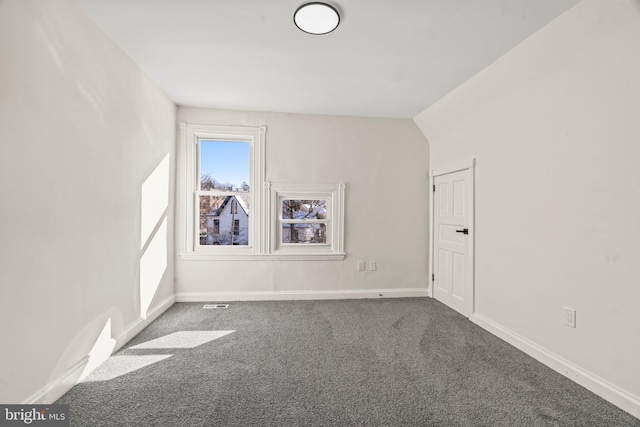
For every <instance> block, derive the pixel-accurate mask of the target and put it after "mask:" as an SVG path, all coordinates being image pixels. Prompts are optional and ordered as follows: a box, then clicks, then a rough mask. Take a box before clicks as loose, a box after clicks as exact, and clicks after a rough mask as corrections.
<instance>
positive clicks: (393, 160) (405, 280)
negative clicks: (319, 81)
mask: <svg viewBox="0 0 640 427" xmlns="http://www.w3.org/2000/svg"><path fill="white" fill-rule="evenodd" d="M178 120H179V121H181V122H187V123H194V124H214V125H238V126H261V125H264V126H266V127H267V133H266V180H267V181H273V182H303V183H318V182H319V183H338V182H344V183H346V197H345V207H346V208H345V249H346V252H347V257H346V258H345V260H344V261H231V262H221V261H185V260H180V259H179V258H178V261H177V267H176V292H178V296H180V293H182V292H201V293H202V292H225V293H230V294H237V293H238V292H260V293H272V292H276V291H292V292H307V291H326V292H335V291H353V290H356V291H366V290H376V289H407V288H410V289H414V290H418V291H420V292H423V293H424V292H426V288H427V284H428V281H427V246H428V243H427V236H428V233H427V230H428V223H427V197H426V195H427V185H428V163H429V155H428V146H427V143H426V141H425V139H424V137H423V136H422V134H421V133H420V130H419V129H418V128H417V126H416V125H415V124H414V123H413V121H412V120H408V119H372V118H356V117H338V116H312V115H296V114H279V113H252V112H237V111H221V110H208V109H197V108H183V107H180V108H179V109H178ZM301 155H305V156H307V158H308V160H307V161H304V162H301V161H300V158H301ZM358 260H365V261H367V270H366V271H364V272H358V271H356V266H357V261H358ZM370 261H376V262H377V264H378V270H377V271H369V262H370Z"/></svg>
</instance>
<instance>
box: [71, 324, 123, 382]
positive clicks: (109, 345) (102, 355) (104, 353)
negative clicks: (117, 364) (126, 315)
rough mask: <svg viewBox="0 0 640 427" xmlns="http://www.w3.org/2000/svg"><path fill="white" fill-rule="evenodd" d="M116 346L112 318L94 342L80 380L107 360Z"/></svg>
mask: <svg viewBox="0 0 640 427" xmlns="http://www.w3.org/2000/svg"><path fill="white" fill-rule="evenodd" d="M115 347H116V340H115V339H114V338H112V331H111V319H108V320H107V322H106V323H105V325H104V327H103V328H102V332H100V335H99V336H98V338H97V339H96V342H95V344H93V347H92V348H91V350H90V351H89V360H88V362H87V365H86V366H85V367H84V370H83V371H82V374H81V375H80V378H79V381H82V380H83V379H84V378H85V377H86V376H87V375H89V374H90V373H91V371H93V370H94V369H96V368H97V367H98V366H99V365H100V364H101V363H102V362H104V361H105V360H107V359H108V358H109V356H111V353H112V352H113V349H114V348H115Z"/></svg>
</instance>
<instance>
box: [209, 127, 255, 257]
mask: <svg viewBox="0 0 640 427" xmlns="http://www.w3.org/2000/svg"><path fill="white" fill-rule="evenodd" d="M199 148H200V151H199V171H200V182H199V186H200V188H199V192H198V197H199V199H200V200H199V216H200V245H234V246H238V245H239V246H246V245H248V244H249V201H250V200H251V191H252V189H251V188H250V186H249V184H248V183H249V182H251V180H250V160H251V159H250V157H251V156H250V144H249V142H244V141H207V140H201V141H200V142H199Z"/></svg>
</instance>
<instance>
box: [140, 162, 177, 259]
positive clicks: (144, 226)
mask: <svg viewBox="0 0 640 427" xmlns="http://www.w3.org/2000/svg"><path fill="white" fill-rule="evenodd" d="M169 169H170V156H169V154H167V155H166V156H165V157H164V159H162V161H161V162H160V163H159V164H158V166H156V168H155V169H154V170H153V172H151V174H150V175H149V177H148V178H147V179H146V180H145V181H144V183H143V184H142V206H141V209H140V245H141V246H140V247H141V248H144V246H145V245H146V244H147V242H148V240H149V238H150V237H151V234H152V233H153V230H154V229H155V228H156V226H157V225H158V224H159V223H160V221H161V220H162V217H163V216H164V214H165V211H166V210H167V207H168V206H169Z"/></svg>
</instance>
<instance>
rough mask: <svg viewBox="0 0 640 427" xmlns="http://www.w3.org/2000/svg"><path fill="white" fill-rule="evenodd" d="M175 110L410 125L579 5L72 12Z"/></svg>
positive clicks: (517, 2) (439, 2)
mask: <svg viewBox="0 0 640 427" xmlns="http://www.w3.org/2000/svg"><path fill="white" fill-rule="evenodd" d="M76 1H77V2H78V4H80V6H81V7H82V8H83V9H84V10H85V11H86V13H87V14H89V15H90V16H91V18H92V19H93V20H94V21H95V22H96V23H97V24H98V26H99V27H101V28H102V29H103V30H104V31H105V32H106V33H107V35H108V36H109V37H110V38H111V39H112V40H113V41H114V42H115V43H116V44H117V45H118V46H120V48H121V49H122V50H124V51H125V52H126V53H127V54H128V55H129V56H130V57H131V58H132V59H133V61H135V62H136V63H137V64H138V65H139V66H140V67H141V68H142V69H143V70H144V71H145V72H146V73H147V74H148V75H149V76H150V77H151V79H152V80H153V81H154V82H155V83H156V84H157V85H158V86H159V87H160V88H161V89H162V90H163V91H164V92H165V93H166V94H167V95H168V96H169V97H170V98H171V99H172V100H173V101H174V102H175V103H176V104H178V105H184V106H193V107H210V108H223V109H238V110H260V111H278V112H292V113H312V114H339V115H355V116H373V117H407V118H409V117H413V116H415V115H416V114H417V113H419V112H420V111H422V110H424V109H425V108H427V107H428V106H429V105H431V104H432V103H434V102H435V101H437V100H438V99H440V98H441V97H443V96H444V95H445V94H447V93H449V92H450V91H451V90H453V89H454V88H456V87H457V86H458V85H460V84H461V83H462V82H464V81H465V80H467V79H469V78H470V77H471V76H473V75H474V74H476V73H478V72H479V71H480V70H482V69H483V68H485V67H486V66H488V65H489V64H490V63H491V62H493V61H494V60H496V59H497V58H499V57H500V56H501V55H503V54H504V53H506V52H507V51H509V50H510V49H511V48H513V47H514V46H515V45H517V44H518V43H519V42H521V41H522V40H524V39H525V38H527V37H528V36H529V35H531V34H533V33H534V32H535V31H537V30H538V29H540V28H542V27H543V26H544V25H546V24H547V23H548V22H550V21H551V20H552V19H554V18H555V17H557V16H558V15H560V14H561V13H562V12H564V11H565V10H567V9H569V8H570V7H571V6H573V5H574V4H576V3H577V2H578V1H579V0H336V1H332V2H331V3H332V4H333V5H335V6H337V8H338V9H339V10H340V12H341V15H342V17H341V23H340V26H339V27H338V29H337V30H335V31H334V32H332V33H330V34H327V35H324V36H313V35H309V34H305V33H303V32H302V31H300V30H298V29H297V28H296V26H295V25H294V23H293V12H294V11H295V9H296V8H297V7H298V6H299V5H300V4H302V3H303V0H76Z"/></svg>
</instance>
